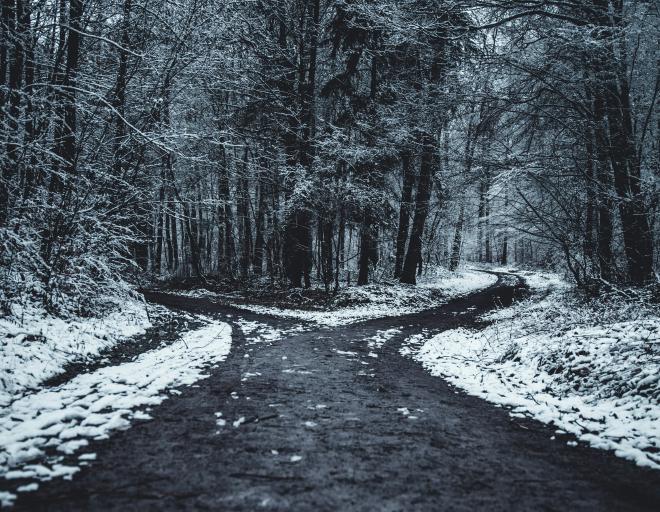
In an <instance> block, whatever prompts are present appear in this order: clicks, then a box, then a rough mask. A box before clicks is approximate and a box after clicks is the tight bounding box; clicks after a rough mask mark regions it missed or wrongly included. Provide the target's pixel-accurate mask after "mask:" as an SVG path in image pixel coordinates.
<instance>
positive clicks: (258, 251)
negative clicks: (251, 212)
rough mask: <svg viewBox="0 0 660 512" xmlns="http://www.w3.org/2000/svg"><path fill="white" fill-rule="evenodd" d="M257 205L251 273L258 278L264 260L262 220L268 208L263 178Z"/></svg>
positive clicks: (260, 180)
mask: <svg viewBox="0 0 660 512" xmlns="http://www.w3.org/2000/svg"><path fill="white" fill-rule="evenodd" d="M258 193H259V205H258V207H257V218H256V222H255V230H256V234H255V239H254V256H253V259H252V267H253V271H254V273H255V274H256V275H258V276H260V275H261V274H262V272H263V260H264V224H265V222H264V220H265V217H266V209H267V208H268V201H267V200H266V193H267V189H266V184H265V182H264V179H263V177H261V178H260V179H259V190H258Z"/></svg>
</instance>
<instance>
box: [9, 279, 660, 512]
mask: <svg viewBox="0 0 660 512" xmlns="http://www.w3.org/2000/svg"><path fill="white" fill-rule="evenodd" d="M525 288H526V287H525V286H524V285H523V283H522V281H521V279H519V278H518V277H515V276H511V275H501V276H500V277H499V279H498V281H497V283H496V284H494V285H492V286H488V287H487V288H486V289H485V290H483V291H479V292H477V293H474V294H472V295H469V296H466V297H460V298H457V299H454V300H451V301H449V302H447V303H446V304H443V305H439V306H437V307H434V308H433V309H430V310H425V311H421V312H420V311H417V312H410V313H408V314H403V315H401V314H399V315H397V316H388V317H386V318H373V319H370V320H366V321H362V322H358V323H349V321H345V322H344V323H343V324H342V323H340V324H339V325H336V324H335V325H333V324H327V323H324V322H320V321H310V320H308V319H305V318H301V317H296V316H295V315H292V314H290V313H286V314H281V315H277V314H274V313H276V312H274V311H272V308H271V311H266V313H268V314H263V312H260V313H255V312H250V311H240V310H238V309H237V308H236V307H232V306H226V305H221V304H219V303H218V300H217V299H214V298H210V297H185V296H180V295H179V296H177V295H173V294H163V293H152V294H149V295H148V297H149V298H150V300H153V301H158V302H159V303H161V304H163V305H166V306H168V307H171V308H175V309H176V310H177V311H180V312H181V313H180V314H181V315H182V317H184V318H185V317H187V316H188V315H189V316H190V318H191V319H196V320H197V321H198V322H199V324H194V323H192V321H191V323H190V325H189V329H188V330H187V332H183V333H180V334H181V336H169V337H168V336H166V333H163V339H162V340H160V343H156V342H155V341H154V343H153V344H152V345H150V346H149V347H148V350H147V351H146V352H143V353H141V354H136V353H130V351H129V352H128V353H126V352H125V351H124V350H123V349H121V348H118V354H119V355H117V356H116V358H114V359H113V358H112V357H108V358H107V361H106V362H105V363H99V364H97V365H96V366H95V367H93V368H79V369H71V370H70V374H69V375H68V376H67V377H62V378H61V379H60V381H59V382H53V383H52V384H53V385H52V386H51V387H46V388H45V389H43V390H42V391H40V392H38V393H35V394H33V395H29V396H26V397H23V398H22V399H21V400H19V401H17V402H15V403H14V404H13V410H12V412H11V414H8V415H6V416H3V417H2V422H4V423H3V424H1V425H0V431H2V430H4V432H5V433H4V434H3V435H2V436H0V438H2V442H3V443H5V445H7V441H8V440H11V441H12V443H11V447H12V450H14V451H13V452H12V453H13V455H15V456H17V458H16V459H15V460H13V461H11V462H12V464H13V465H12V471H13V474H11V472H5V473H4V477H5V478H4V479H3V480H1V481H0V498H1V499H3V500H4V502H5V504H10V503H12V502H14V500H15V495H16V494H18V495H19V497H18V499H17V500H16V501H15V505H16V507H17V508H18V509H25V510H67V511H69V510H122V511H123V510H149V509H158V510H163V509H165V510H180V509H211V510H258V509H265V510H311V509H317V510H392V511H394V510H406V511H407V510H475V509H477V510H541V509H543V510H563V509H566V508H570V509H571V510H657V508H658V505H659V504H660V472H658V471H654V470H652V469H649V468H645V467H639V466H636V465H634V464H633V463H632V462H630V461H627V460H623V459H620V458H617V457H615V456H614V455H613V454H612V452H609V451H603V450H594V449H592V448H589V447H588V446H586V445H585V444H583V443H576V442H575V437H574V436H572V435H571V434H569V433H559V434H558V433H557V432H556V427H550V426H547V425H545V424H543V423H540V422H538V421H535V420H533V419H530V418H528V417H526V416H525V417H520V415H519V414H518V415H515V416H512V415H511V414H510V412H512V411H509V410H507V409H506V408H497V407H493V406H492V405H490V404H488V403H487V402H486V401H484V400H482V399H480V398H477V397H473V396H470V395H467V394H465V393H463V392H461V391H460V390H459V388H457V387H454V386H452V385H451V384H449V383H448V382H446V381H445V380H443V379H440V378H437V377H434V376H433V375H432V374H431V373H429V372H427V371H425V369H424V366H423V365H421V364H419V362H417V361H416V360H415V359H414V358H415V357H417V356H418V355H419V354H422V353H423V351H422V350H421V349H420V348H419V345H420V344H419V343H417V346H415V344H414V343H413V344H411V340H412V339H415V338H414V337H415V336H421V338H418V339H421V340H425V341H426V340H432V339H434V338H435V337H436V336H438V335H440V334H442V333H444V332H451V331H454V330H456V329H468V330H470V332H472V331H475V332H476V330H477V328H484V327H485V328H488V326H487V325H483V322H482V320H481V318H482V317H483V315H484V314H485V313H488V312H489V311H491V310H492V308H493V307H495V306H510V305H511V303H512V301H513V300H514V298H515V297H518V296H521V295H524V294H525V293H526V289H525ZM445 302H446V301H445ZM515 307H519V306H518V304H516V305H514V308H515ZM506 310H507V309H506V308H505V309H503V310H502V311H506ZM395 313H396V311H395V312H393V314H395ZM156 338H157V336H156ZM436 345H437V343H436ZM421 346H422V347H423V346H424V344H423V343H422V344H421ZM402 355H404V357H402ZM409 356H412V357H409ZM118 362H119V363H121V364H117V363H118ZM422 363H423V364H426V362H425V361H424V360H422ZM430 370H431V371H433V369H432V368H430ZM81 372H82V373H81ZM440 374H442V373H440ZM67 378H69V380H66V379H67ZM457 385H460V383H457ZM166 397H169V398H168V399H167V400H166V399H165V398H166ZM35 406H41V407H42V408H43V409H45V410H46V413H42V414H40V415H38V416H37V417H27V416H26V417H21V414H25V415H29V414H30V411H34V408H35ZM513 412H515V411H513ZM48 414H50V416H48ZM129 425H132V427H131V428H128V426H129ZM110 434H112V435H110ZM10 438H11V439H10ZM552 439H554V440H552ZM76 441H77V442H78V443H77V444H76ZM81 441H83V442H82V443H80V442H81ZM62 448H64V449H62ZM67 448H68V450H67ZM32 449H34V450H38V451H41V452H42V454H41V456H42V457H46V458H45V459H43V458H42V459H38V460H36V461H35V459H34V458H31V457H30V450H32ZM54 452H56V453H54ZM32 455H34V452H32ZM21 456H24V460H23V461H20V460H18V459H20V457H21ZM0 462H1V461H0ZM73 475H75V477H74V478H71V477H72V476H73ZM57 476H62V477H64V479H61V478H55V477H57ZM67 478H68V479H67ZM17 490H19V492H17Z"/></svg>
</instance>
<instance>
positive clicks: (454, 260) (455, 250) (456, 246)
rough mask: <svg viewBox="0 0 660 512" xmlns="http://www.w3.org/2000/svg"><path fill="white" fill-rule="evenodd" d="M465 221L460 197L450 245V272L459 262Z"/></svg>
mask: <svg viewBox="0 0 660 512" xmlns="http://www.w3.org/2000/svg"><path fill="white" fill-rule="evenodd" d="M464 222H465V200H464V199H463V198H461V206H460V209H459V212H458V220H457V221H456V227H455V229H454V241H453V242H452V245H451V258H450V259H449V270H451V271H452V272H453V271H454V270H456V269H457V268H458V265H459V264H460V262H461V247H462V246H463V223H464Z"/></svg>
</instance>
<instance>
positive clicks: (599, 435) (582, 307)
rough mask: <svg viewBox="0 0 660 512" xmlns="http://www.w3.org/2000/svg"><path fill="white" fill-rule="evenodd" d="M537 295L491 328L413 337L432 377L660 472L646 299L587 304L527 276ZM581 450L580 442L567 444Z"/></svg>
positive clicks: (658, 340)
mask: <svg viewBox="0 0 660 512" xmlns="http://www.w3.org/2000/svg"><path fill="white" fill-rule="evenodd" d="M522 274H523V275H524V277H525V278H526V279H527V281H528V284H529V285H530V287H531V288H532V289H533V290H535V291H536V292H542V294H541V297H542V298H540V299H539V295H538V294H536V296H535V297H532V298H531V299H529V300H525V301H522V302H520V303H518V304H514V305H513V306H512V307H510V308H507V309H503V310H500V311H496V312H494V313H491V314H488V315H486V316H485V317H484V320H488V321H492V323H491V324H490V325H488V326H487V327H485V328H484V329H483V330H479V331H474V330H468V329H454V330H450V331H445V332H443V333H441V334H439V335H437V336H434V337H432V338H430V339H426V340H424V339H420V338H419V337H417V338H415V339H412V338H411V339H410V340H409V342H408V344H407V346H406V347H404V348H403V349H402V351H403V353H404V354H405V355H409V354H412V355H413V357H414V358H415V359H417V360H419V361H420V362H421V363H422V364H423V365H424V366H425V367H426V368H427V369H428V370H429V371H430V372H431V373H432V374H434V375H438V376H442V377H444V378H445V379H446V380H448V381H449V382H451V383H452V384H454V385H456V386H457V387H459V388H461V389H463V390H465V391H467V392H468V393H470V394H472V395H476V396H479V397H481V398H484V399H486V400H488V401H491V402H493V403H496V404H500V405H502V406H506V407H510V408H511V415H512V416H520V417H523V416H528V417H533V418H535V419H537V420H540V421H542V422H544V423H549V424H552V425H554V426H556V427H557V434H564V433H570V434H573V435H575V437H576V438H577V439H578V440H580V441H583V442H585V443H588V444H589V445H591V446H593V447H597V448H602V449H608V450H613V451H614V452H615V453H616V455H618V456H620V457H624V458H627V459H630V460H633V461H635V462H636V463H637V464H639V465H641V466H648V467H652V468H655V469H660V452H659V450H660V318H659V317H658V316H657V311H653V309H652V308H651V307H650V306H648V305H645V304H644V303H643V302H631V303H624V302H623V301H621V300H619V301H617V300H612V301H611V302H610V305H609V306H607V305H603V303H602V302H600V303H595V302H594V303H588V302H584V301H581V300H580V299H578V298H577V297H576V296H575V295H574V294H572V293H571V291H570V290H569V289H568V287H567V285H566V284H563V283H561V282H558V281H557V280H556V279H552V278H551V277H550V278H548V277H546V276H543V275H539V274H527V275H525V274H524V273H522ZM568 442H569V444H574V443H575V442H574V441H568Z"/></svg>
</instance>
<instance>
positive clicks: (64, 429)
mask: <svg viewBox="0 0 660 512" xmlns="http://www.w3.org/2000/svg"><path fill="white" fill-rule="evenodd" d="M200 320H204V319H202V318H200ZM205 321H206V325H205V326H204V327H202V328H200V329H197V330H194V331H189V332H187V333H186V334H184V335H183V336H182V338H181V339H179V340H178V341H175V342H174V343H172V344H170V345H167V346H165V347H162V348H159V349H157V350H152V351H148V352H145V353H143V354H141V355H140V356H138V357H137V358H136V359H135V360H134V361H131V362H128V363H124V364H120V365H117V366H108V367H104V368H100V369H98V370H96V371H94V372H91V373H86V374H82V375H79V376H77V377H75V378H74V379H72V380H70V381H68V382H67V383H66V384H63V385H61V386H57V387H53V388H47V389H44V390H42V391H39V392H36V393H33V394H29V395H26V396H23V397H22V398H20V399H18V400H16V401H14V402H13V403H12V404H11V405H10V406H9V407H5V408H4V409H3V410H2V413H0V477H2V478H5V479H8V480H14V479H21V481H22V482H24V481H25V479H29V480H34V482H30V483H28V484H27V485H22V486H20V487H18V488H17V492H22V491H25V492H27V491H30V490H36V488H37V487H38V484H37V482H36V481H38V480H51V479H53V478H56V477H64V478H67V477H68V478H71V476H72V475H73V474H74V473H76V472H77V471H79V466H80V465H85V464H87V462H86V461H89V460H93V459H95V457H96V455H95V454H94V453H89V452H88V453H84V454H82V455H80V456H79V457H78V458H77V462H75V461H74V463H72V462H70V460H71V457H68V458H67V459H66V460H65V459H64V456H65V455H68V456H71V455H72V454H74V453H75V452H76V451H78V450H80V449H81V448H83V447H86V446H88V444H89V442H90V440H100V439H105V438H107V437H108V435H109V434H110V433H111V432H112V431H113V430H118V429H126V428H128V427H129V426H130V424H131V422H132V421H136V420H148V419H150V416H149V414H148V412H149V409H150V408H151V407H152V406H155V405H158V404H160V403H161V402H162V401H163V400H165V399H166V398H167V397H168V393H169V394H179V393H180V391H178V390H177V389H175V388H177V387H179V386H184V385H191V384H194V383H195V382H197V381H199V380H200V379H204V378H206V377H208V375H207V374H206V369H207V368H209V367H213V366H215V365H217V364H218V363H220V362H221V361H223V360H224V359H225V358H226V357H227V354H228V353H229V349H230V347H231V327H230V326H229V325H228V324H226V323H224V322H218V321H214V320H210V319H205ZM0 500H1V501H3V502H4V503H5V504H10V503H11V501H12V500H13V498H12V495H11V493H5V494H4V495H2V496H0Z"/></svg>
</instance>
